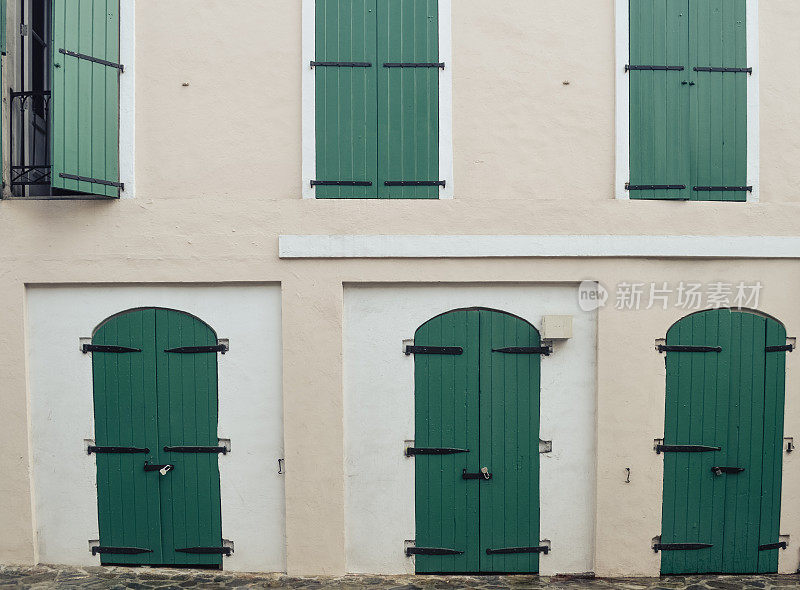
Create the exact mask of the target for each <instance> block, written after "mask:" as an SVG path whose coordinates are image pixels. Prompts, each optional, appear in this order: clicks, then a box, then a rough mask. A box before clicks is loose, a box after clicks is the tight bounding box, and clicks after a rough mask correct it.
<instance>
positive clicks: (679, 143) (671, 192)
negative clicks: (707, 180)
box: [627, 0, 691, 199]
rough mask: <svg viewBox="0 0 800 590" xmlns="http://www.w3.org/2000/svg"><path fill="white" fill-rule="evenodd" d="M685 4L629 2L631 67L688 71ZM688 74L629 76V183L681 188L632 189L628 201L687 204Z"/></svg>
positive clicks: (684, 0) (676, 1)
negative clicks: (669, 201)
mask: <svg viewBox="0 0 800 590" xmlns="http://www.w3.org/2000/svg"><path fill="white" fill-rule="evenodd" d="M688 7H689V0H666V1H663V2H653V1H652V0H630V57H629V59H630V61H629V63H630V64H632V65H661V66H665V65H670V66H684V68H686V67H687V66H688V34H689V33H688V31H689V19H688ZM687 75H688V74H687V71H686V70H684V71H678V70H671V71H646V70H643V71H632V72H629V73H628V74H627V76H628V78H629V84H630V184H631V185H634V186H635V185H680V184H683V185H686V187H687V188H685V189H658V190H634V191H631V192H630V198H631V199H688V198H690V192H691V190H690V189H691V187H690V186H689V159H688V152H687V150H686V149H685V146H686V143H687V141H688V137H689V93H688V86H684V85H682V82H683V81H685V80H686V79H687Z"/></svg>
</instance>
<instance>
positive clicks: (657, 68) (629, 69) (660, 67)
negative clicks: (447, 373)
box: [625, 65, 683, 72]
mask: <svg viewBox="0 0 800 590" xmlns="http://www.w3.org/2000/svg"><path fill="white" fill-rule="evenodd" d="M632 70H657V71H663V70H675V71H681V70H683V66H631V65H626V66H625V71H626V72H630V71H632Z"/></svg>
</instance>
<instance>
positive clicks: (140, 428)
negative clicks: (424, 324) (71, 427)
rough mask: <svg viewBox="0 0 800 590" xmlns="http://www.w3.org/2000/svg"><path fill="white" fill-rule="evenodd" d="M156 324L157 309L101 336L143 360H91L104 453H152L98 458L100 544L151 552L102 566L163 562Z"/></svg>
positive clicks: (114, 322) (104, 558) (111, 325)
mask: <svg viewBox="0 0 800 590" xmlns="http://www.w3.org/2000/svg"><path fill="white" fill-rule="evenodd" d="M154 330H155V322H154V314H153V311H152V310H137V311H133V312H128V313H125V314H122V315H119V316H116V317H114V318H112V319H110V320H109V321H107V322H106V323H104V324H103V325H102V326H101V327H100V328H98V330H97V331H96V332H95V334H94V337H93V339H92V342H93V343H94V344H115V345H120V346H129V347H132V348H139V349H141V350H142V352H140V353H130V354H110V353H93V354H92V373H93V381H94V413H95V442H96V444H97V445H99V446H135V447H147V448H149V449H151V453H150V454H136V455H124V454H119V455H115V454H97V455H94V457H95V458H96V462H97V499H98V522H99V527H100V544H101V545H104V546H123V547H144V548H149V549H151V550H152V551H153V552H152V553H143V554H139V555H124V554H119V555H117V554H102V555H101V562H102V563H123V564H126V563H127V564H158V563H160V562H161V529H160V521H161V515H160V510H159V501H158V497H159V492H158V480H157V479H155V478H154V477H152V474H149V473H146V472H145V471H144V462H145V461H146V460H150V461H154V459H155V456H156V453H155V450H156V449H157V447H158V436H157V433H156V431H155V428H154V425H155V422H156V419H157V414H156V396H155V388H154V387H153V385H154V384H153V379H152V378H153V376H154V375H155V351H154V344H155V336H154Z"/></svg>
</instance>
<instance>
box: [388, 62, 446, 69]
mask: <svg viewBox="0 0 800 590" xmlns="http://www.w3.org/2000/svg"><path fill="white" fill-rule="evenodd" d="M383 67H384V68H439V69H441V70H443V69H444V62H443V61H440V62H407V61H403V62H389V63H385V64H383Z"/></svg>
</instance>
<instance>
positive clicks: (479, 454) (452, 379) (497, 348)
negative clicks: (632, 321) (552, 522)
mask: <svg viewBox="0 0 800 590" xmlns="http://www.w3.org/2000/svg"><path fill="white" fill-rule="evenodd" d="M414 346H415V348H414V351H415V368H414V373H415V422H416V428H415V431H416V433H415V440H414V451H413V452H414V453H415V454H416V457H415V463H416V465H415V474H416V481H415V488H416V501H415V506H416V547H415V548H414V550H413V552H414V553H416V571H417V572H418V573H423V572H537V571H538V570H539V552H541V551H544V550H545V549H544V548H543V547H540V544H539V381H540V362H541V354H542V353H543V352H545V349H543V348H542V347H541V346H540V339H539V332H538V331H537V330H536V328H534V327H533V326H532V325H531V324H529V323H528V322H526V321H524V320H522V319H520V318H518V317H516V316H513V315H510V314H507V313H502V312H499V311H494V310H490V309H465V310H457V311H451V312H448V313H445V314H443V315H440V316H437V317H435V318H433V319H431V320H429V321H428V322H426V323H425V324H423V325H422V326H421V327H420V328H419V329H418V330H417V332H416V334H415V337H414Z"/></svg>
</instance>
